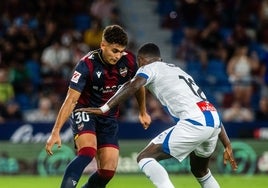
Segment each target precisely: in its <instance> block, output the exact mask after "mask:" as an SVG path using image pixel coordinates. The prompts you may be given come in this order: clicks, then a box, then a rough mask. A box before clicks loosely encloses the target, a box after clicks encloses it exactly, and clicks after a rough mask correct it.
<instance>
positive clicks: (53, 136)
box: [45, 133, 61, 155]
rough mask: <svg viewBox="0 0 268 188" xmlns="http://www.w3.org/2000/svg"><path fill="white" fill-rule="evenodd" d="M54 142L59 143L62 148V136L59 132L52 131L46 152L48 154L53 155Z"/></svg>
mask: <svg viewBox="0 0 268 188" xmlns="http://www.w3.org/2000/svg"><path fill="white" fill-rule="evenodd" d="M54 144H57V145H58V148H61V138H60V135H59V133H52V134H51V135H50V136H49V138H48V139H47V142H46V147H45V148H46V152H47V154H48V155H53V152H52V147H53V146H54Z"/></svg>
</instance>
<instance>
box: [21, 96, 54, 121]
mask: <svg viewBox="0 0 268 188" xmlns="http://www.w3.org/2000/svg"><path fill="white" fill-rule="evenodd" d="M23 116H24V121H26V122H30V123H50V122H53V121H55V119H56V113H55V111H54V110H53V109H52V104H51V101H50V99H49V98H48V97H41V98H40V99H39V103H38V108H37V109H33V110H29V111H25V112H24V115H23Z"/></svg>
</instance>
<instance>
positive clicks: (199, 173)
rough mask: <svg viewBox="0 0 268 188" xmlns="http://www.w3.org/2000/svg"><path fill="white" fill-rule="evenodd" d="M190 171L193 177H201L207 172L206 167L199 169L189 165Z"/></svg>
mask: <svg viewBox="0 0 268 188" xmlns="http://www.w3.org/2000/svg"><path fill="white" fill-rule="evenodd" d="M191 172H192V174H193V175H194V176H195V177H203V176H205V175H206V174H207V173H208V169H201V168H197V167H194V166H191Z"/></svg>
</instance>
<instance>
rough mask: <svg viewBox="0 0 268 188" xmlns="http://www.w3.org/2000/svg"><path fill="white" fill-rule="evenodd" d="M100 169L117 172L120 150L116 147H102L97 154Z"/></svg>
mask: <svg viewBox="0 0 268 188" xmlns="http://www.w3.org/2000/svg"><path fill="white" fill-rule="evenodd" d="M96 159H97V164H98V168H100V169H106V170H116V167H117V164H118V159H119V150H118V149H117V148H115V147H102V148H100V149H98V153H97V158H96Z"/></svg>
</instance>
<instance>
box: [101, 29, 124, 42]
mask: <svg viewBox="0 0 268 188" xmlns="http://www.w3.org/2000/svg"><path fill="white" fill-rule="evenodd" d="M102 37H103V39H104V40H105V41H106V42H108V43H110V44H119V45H121V46H127V44H128V36H127V33H126V32H125V30H124V29H123V28H122V27H121V26H119V25H109V26H106V27H105V29H104V31H103V36H102Z"/></svg>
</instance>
